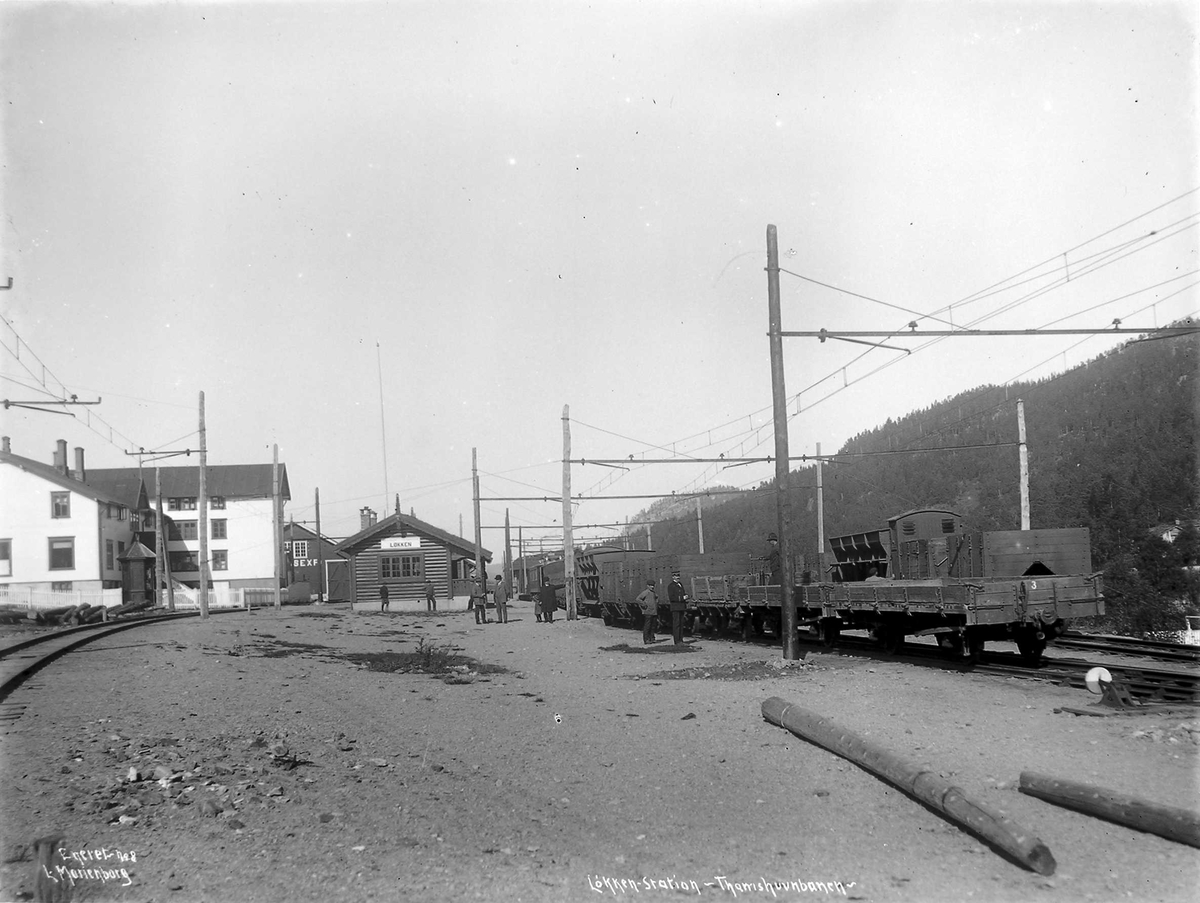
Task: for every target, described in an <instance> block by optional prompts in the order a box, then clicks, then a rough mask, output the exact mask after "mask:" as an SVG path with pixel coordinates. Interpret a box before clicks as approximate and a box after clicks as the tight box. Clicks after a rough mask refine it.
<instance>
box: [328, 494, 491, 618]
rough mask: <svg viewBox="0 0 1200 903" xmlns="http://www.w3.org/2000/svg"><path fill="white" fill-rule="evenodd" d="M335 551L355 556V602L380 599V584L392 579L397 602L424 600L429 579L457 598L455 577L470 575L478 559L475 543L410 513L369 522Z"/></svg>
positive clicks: (391, 594)
mask: <svg viewBox="0 0 1200 903" xmlns="http://www.w3.org/2000/svg"><path fill="white" fill-rule="evenodd" d="M334 551H335V552H337V553H340V554H343V555H345V556H347V557H349V559H350V597H351V600H352V601H353V602H378V601H379V587H380V586H382V585H384V584H387V588H388V598H389V600H390V601H391V602H392V603H393V604H396V603H399V604H400V605H403V603H405V602H409V603H420V604H421V605H424V602H425V581H426V580H427V579H428V580H430V581H432V582H433V586H434V591H435V592H436V593H437V598H438V599H439V601H443V600H446V599H449V598H451V597H453V595H454V581H455V580H463V579H466V578H467V577H469V576H470V572H471V570H473V568H474V564H475V544H474V543H473V542H468V541H467V540H465V539H463V538H462V537H461V536H455V535H454V534H453V533H449V532H447V531H445V530H442V529H440V528H438V527H435V526H433V525H432V524H428V523H426V522H425V521H423V520H420V519H418V518H416V517H414V516H412V515H410V514H393V515H392V516H391V517H387V518H384V519H383V520H381V521H379V522H378V523H375V524H371V525H370V526H368V527H364V528H363V529H362V530H360V531H359V532H358V533H356V534H354V535H353V536H351V537H349V538H347V539H344V540H342V541H341V542H340V543H338V544H337V546H335V547H334ZM491 560H492V553H491V552H489V551H488V550H487V549H484V550H483V561H484V563H485V564H487V563H489V562H490V561H491ZM410 607H411V606H410Z"/></svg>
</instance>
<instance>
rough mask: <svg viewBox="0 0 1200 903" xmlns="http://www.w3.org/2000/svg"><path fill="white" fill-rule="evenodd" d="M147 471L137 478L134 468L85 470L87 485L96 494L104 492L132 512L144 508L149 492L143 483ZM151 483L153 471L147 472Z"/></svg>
mask: <svg viewBox="0 0 1200 903" xmlns="http://www.w3.org/2000/svg"><path fill="white" fill-rule="evenodd" d="M146 472H147V471H144V470H143V472H142V476H140V477H139V476H138V469H137V468H136V467H117V468H113V469H111V470H104V469H101V470H85V471H84V477H85V479H86V481H87V484H88V485H89V486H91V487H92V488H94V489H95V490H96V491H97V492H106V493H108V494H109V495H110V496H111V497H112V498H114V499H120V500H121V504H122V505H125V506H126V507H127V508H131V509H132V510H134V511H140V510H142V508H144V507H146V505H147V502H148V495H147V493H148V492H149V490H148V489H147V488H146V486H145V483H144V477H145V474H146ZM149 473H150V475H151V478H152V479H151V482H153V475H154V472H153V471H149Z"/></svg>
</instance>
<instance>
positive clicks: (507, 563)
mask: <svg viewBox="0 0 1200 903" xmlns="http://www.w3.org/2000/svg"><path fill="white" fill-rule="evenodd" d="M504 585H505V587H506V588H507V589H508V594H509V595H510V596H511V595H514V593H513V573H512V531H511V527H510V526H509V522H508V509H507V508H505V509H504Z"/></svg>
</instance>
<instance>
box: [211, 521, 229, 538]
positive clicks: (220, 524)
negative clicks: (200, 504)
mask: <svg viewBox="0 0 1200 903" xmlns="http://www.w3.org/2000/svg"><path fill="white" fill-rule="evenodd" d="M225 524H226V521H224V520H214V521H213V522H212V538H213V539H228V538H229V537H228V536H227V535H226V533H225Z"/></svg>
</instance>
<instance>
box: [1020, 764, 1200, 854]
mask: <svg viewBox="0 0 1200 903" xmlns="http://www.w3.org/2000/svg"><path fill="white" fill-rule="evenodd" d="M1020 790H1021V792H1022V793H1027V794H1029V795H1030V796H1036V797H1037V798H1038V799H1042V800H1046V801H1047V802H1051V803H1055V804H1057V805H1059V806H1066V807H1067V808H1069V809H1076V810H1078V811H1079V812H1084V813H1086V814H1088V815H1094V816H1096V817H1097V818H1103V819H1107V820H1108V821H1112V822H1116V823H1117V824H1119V825H1125V826H1126V827H1128V828H1134V829H1136V830H1138V831H1146V832H1148V833H1150V834H1157V835H1158V836H1159V837H1165V838H1167V839H1168V840H1174V841H1177V842H1178V843H1186V844H1188V845H1189V846H1193V847H1200V813H1197V812H1193V811H1192V810H1191V809H1183V808H1180V807H1178V806H1164V805H1162V804H1161V803H1153V802H1150V801H1149V800H1146V799H1142V798H1141V797H1136V796H1128V795H1126V794H1123V793H1117V792H1116V791H1113V790H1106V789H1105V788H1103V787H1096V786H1093V785H1091V784H1082V783H1078V782H1076V781H1064V780H1062V779H1060V778H1051V777H1047V776H1046V775H1041V774H1037V773H1035V772H1032V771H1022V772H1021V785H1020Z"/></svg>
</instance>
